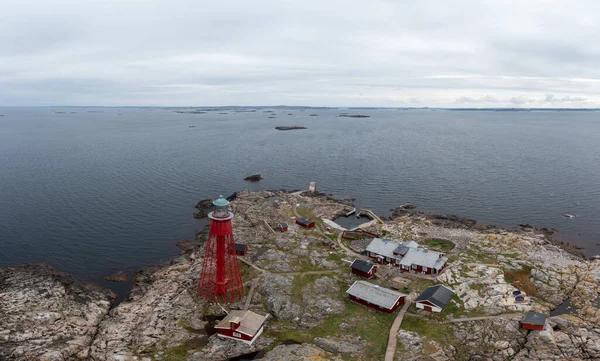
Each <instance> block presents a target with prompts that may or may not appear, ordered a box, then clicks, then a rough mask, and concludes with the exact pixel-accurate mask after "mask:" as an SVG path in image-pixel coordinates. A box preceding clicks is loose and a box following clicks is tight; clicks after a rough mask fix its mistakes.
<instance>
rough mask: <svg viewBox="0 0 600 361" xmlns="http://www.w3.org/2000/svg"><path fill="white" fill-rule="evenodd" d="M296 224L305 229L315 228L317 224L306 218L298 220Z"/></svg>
mask: <svg viewBox="0 0 600 361" xmlns="http://www.w3.org/2000/svg"><path fill="white" fill-rule="evenodd" d="M296 224H297V225H299V226H300V227H304V228H315V222H314V221H312V220H310V219H308V218H304V217H300V218H298V219H296Z"/></svg>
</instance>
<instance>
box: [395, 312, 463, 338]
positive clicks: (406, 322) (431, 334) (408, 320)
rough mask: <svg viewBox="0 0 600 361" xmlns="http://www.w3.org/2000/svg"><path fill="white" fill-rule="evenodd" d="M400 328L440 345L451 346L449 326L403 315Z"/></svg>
mask: <svg viewBox="0 0 600 361" xmlns="http://www.w3.org/2000/svg"><path fill="white" fill-rule="evenodd" d="M400 328H402V329H403V330H407V331H412V332H416V333H418V334H419V335H421V336H425V337H427V338H428V339H430V340H434V341H436V342H438V343H440V344H442V345H451V344H452V342H453V339H454V338H453V337H452V330H451V329H450V325H449V324H443V323H437V322H434V321H431V320H428V319H424V318H420V317H414V316H412V315H410V314H406V315H404V319H403V320H402V325H400Z"/></svg>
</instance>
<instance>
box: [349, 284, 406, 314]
mask: <svg viewBox="0 0 600 361" xmlns="http://www.w3.org/2000/svg"><path fill="white" fill-rule="evenodd" d="M346 293H347V294H348V296H349V297H350V299H351V300H352V301H354V302H357V303H360V304H361V305H365V306H367V307H370V308H373V309H375V310H377V311H381V312H385V313H392V312H394V311H395V310H396V309H397V308H398V307H400V305H402V304H403V303H404V301H405V300H406V295H405V294H404V293H400V292H396V291H392V290H390V289H388V288H385V287H381V286H378V285H376V284H373V283H369V282H367V281H356V282H354V284H353V285H352V286H350V288H349V289H348V291H346Z"/></svg>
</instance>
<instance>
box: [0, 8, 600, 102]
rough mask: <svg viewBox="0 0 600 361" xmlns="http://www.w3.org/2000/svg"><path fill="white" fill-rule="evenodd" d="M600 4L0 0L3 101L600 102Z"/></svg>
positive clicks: (1, 92) (0, 83)
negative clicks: (599, 19) (599, 18)
mask: <svg viewBox="0 0 600 361" xmlns="http://www.w3.org/2000/svg"><path fill="white" fill-rule="evenodd" d="M598 14H600V2H598V1H584V0H574V1H564V0H563V1H550V0H548V1H545V0H538V1H533V0H531V1H527V0H520V1H511V0H496V1H489V0H469V1H467V0H453V1H442V0H436V1H428V0H419V1H412V0H411V1H404V0H389V1H377V0H369V1H364V0H360V1H354V0H344V1H336V0H328V1H323V0H321V1H313V0H302V1H300V0H297V1H285V0H277V1H276V0H273V1H266V0H252V1H247V0H246V1H241V0H240V1H228V0H219V1H205V0H189V1H188V0H168V1H159V0H145V1H142V0H118V1H109V0H104V1H101V0H94V1H88V0H51V1H50V0H2V1H0V105H5V106H11V105H99V106H102V105H105V106H121V105H131V106H138V105H139V106H203V105H215V106H217V105H223V106H227V105H305V106H375V107H376V106H385V107H425V106H429V107H454V108H456V107H571V108H586V107H600V40H599V39H598V36H600V21H598V19H597V17H598Z"/></svg>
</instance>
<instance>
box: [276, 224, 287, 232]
mask: <svg viewBox="0 0 600 361" xmlns="http://www.w3.org/2000/svg"><path fill="white" fill-rule="evenodd" d="M277 229H278V230H279V232H287V231H288V224H287V223H285V222H283V223H279V224H278V225H277Z"/></svg>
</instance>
